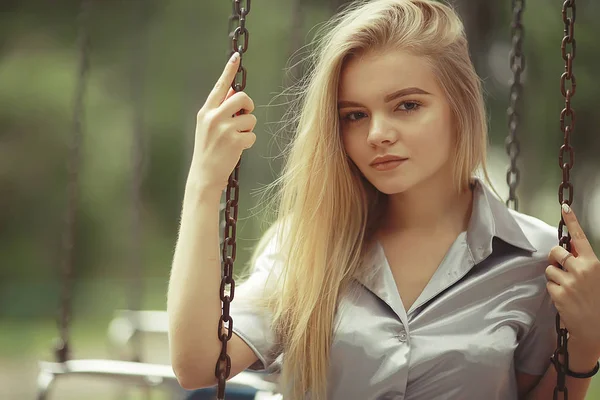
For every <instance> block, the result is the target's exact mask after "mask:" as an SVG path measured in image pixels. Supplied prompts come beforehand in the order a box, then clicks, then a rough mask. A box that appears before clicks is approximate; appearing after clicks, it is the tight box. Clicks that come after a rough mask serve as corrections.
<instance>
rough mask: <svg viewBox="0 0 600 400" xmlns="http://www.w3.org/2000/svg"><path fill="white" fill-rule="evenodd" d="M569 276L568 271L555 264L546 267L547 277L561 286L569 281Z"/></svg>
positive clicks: (549, 280)
mask: <svg viewBox="0 0 600 400" xmlns="http://www.w3.org/2000/svg"><path fill="white" fill-rule="evenodd" d="M568 276H569V273H568V272H565V271H563V270H562V269H560V268H558V267H555V266H554V265H548V266H547V267H546V279H547V280H548V282H554V283H555V284H557V285H559V286H563V285H564V284H565V282H566V281H567V279H568Z"/></svg>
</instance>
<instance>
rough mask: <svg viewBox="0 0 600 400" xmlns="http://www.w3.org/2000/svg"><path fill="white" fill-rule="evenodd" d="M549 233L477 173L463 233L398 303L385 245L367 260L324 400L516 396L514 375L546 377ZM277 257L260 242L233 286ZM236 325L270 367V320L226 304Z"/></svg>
mask: <svg viewBox="0 0 600 400" xmlns="http://www.w3.org/2000/svg"><path fill="white" fill-rule="evenodd" d="M556 244H557V233H556V230H555V228H552V227H551V226H549V225H547V224H546V223H544V222H542V221H540V220H538V219H536V218H533V217H530V216H527V215H524V214H520V213H517V212H514V211H512V210H508V209H507V208H506V207H505V205H504V203H502V202H501V201H499V200H498V199H497V198H496V197H495V196H494V195H493V193H492V192H491V190H490V189H489V188H487V187H486V186H485V185H484V184H483V183H482V182H481V181H479V180H476V185H475V189H474V202H473V212H472V215H471V219H470V222H469V226H468V229H467V231H466V232H462V233H461V234H460V235H458V237H457V238H456V240H455V241H454V243H453V244H452V245H451V247H450V249H449V250H448V252H447V254H446V256H445V258H444V259H443V261H442V262H441V264H440V265H439V267H438V269H437V271H436V272H435V274H434V275H433V277H432V278H431V280H430V281H429V283H428V284H427V286H426V287H425V289H424V290H423V292H422V293H421V294H420V296H419V297H418V299H417V300H416V301H415V302H414V304H413V305H412V306H411V307H410V309H408V310H406V309H405V307H404V306H403V304H402V300H401V298H400V295H399V293H398V289H397V286H396V284H395V281H394V278H393V276H392V272H391V270H390V266H389V264H388V262H387V260H386V257H385V254H384V252H383V248H382V247H381V245H380V244H379V243H378V244H377V245H376V246H375V247H374V249H373V251H372V252H371V255H370V257H368V258H367V259H366V260H365V262H366V263H368V265H367V267H368V268H372V270H373V274H372V275H371V276H372V278H371V279H369V280H368V281H367V280H365V281H362V282H356V285H355V289H356V290H354V291H353V293H354V294H353V295H351V296H346V297H344V298H343V299H341V301H340V306H339V308H338V311H337V314H336V321H335V323H334V327H335V333H334V339H333V344H332V351H331V360H330V361H331V362H330V370H329V395H328V399H329V400H348V399H357V400H367V399H369V400H370V399H386V400H391V399H394V400H401V399H402V400H403V399H406V400H431V399H439V400H450V399H452V400H459V399H460V400H470V399H474V400H475V399H476V400H483V399H485V400H492V399H498V400H499V399H503V400H504V399H517V385H516V375H515V373H516V372H517V371H521V372H525V373H528V374H534V375H543V374H544V372H545V371H546V369H547V368H548V366H549V364H550V361H549V357H550V356H551V354H552V352H553V350H554V348H555V346H556V334H555V327H554V323H555V320H554V318H555V313H556V309H555V308H554V305H553V303H552V301H551V299H550V297H549V295H548V293H547V291H546V278H545V275H544V270H545V268H546V266H547V265H548V262H547V254H548V252H549V251H550V249H551V248H552V247H553V246H554V245H556ZM280 261H281V255H280V254H278V253H277V249H276V246H273V245H270V246H267V248H266V250H265V251H264V253H263V254H262V255H261V256H260V257H259V258H258V261H257V264H256V265H255V270H254V272H253V273H252V275H251V276H250V278H249V279H248V281H247V282H246V283H245V284H244V285H241V286H240V287H242V286H245V288H244V290H242V291H240V293H243V292H244V291H248V290H249V291H260V290H262V289H263V288H264V283H265V280H266V277H267V275H268V273H269V270H271V269H272V268H276V266H277V263H278V262H280ZM232 316H233V320H234V329H233V330H234V332H235V333H236V334H237V335H238V336H240V337H241V338H242V340H244V341H245V342H246V343H247V344H248V345H249V346H250V347H251V348H252V349H253V351H254V352H255V353H256V356H257V357H258V359H259V361H258V362H257V363H256V364H254V365H253V366H252V368H253V369H262V368H266V369H269V368H273V367H274V366H276V364H277V362H279V361H281V359H282V357H279V356H281V355H280V354H278V351H277V349H275V347H274V346H273V342H274V340H273V333H272V332H271V330H270V328H269V326H270V322H271V320H270V318H269V315H268V314H266V313H265V312H264V311H257V310H254V309H253V308H252V307H251V306H250V305H248V304H244V299H243V295H242V296H241V298H240V297H239V296H238V290H236V299H235V300H234V301H233V302H232Z"/></svg>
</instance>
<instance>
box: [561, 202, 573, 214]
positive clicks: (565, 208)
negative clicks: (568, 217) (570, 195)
mask: <svg viewBox="0 0 600 400" xmlns="http://www.w3.org/2000/svg"><path fill="white" fill-rule="evenodd" d="M561 208H562V210H563V211H564V212H565V214H568V213H570V212H571V207H569V205H568V204H567V203H563V205H562V206H561Z"/></svg>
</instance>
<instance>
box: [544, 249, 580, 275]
mask: <svg viewBox="0 0 600 400" xmlns="http://www.w3.org/2000/svg"><path fill="white" fill-rule="evenodd" d="M574 258H575V257H574V255H573V254H572V253H569V252H568V251H567V250H566V249H565V248H563V247H562V246H554V247H553V248H552V250H550V253H549V254H548V261H550V263H552V264H553V265H555V266H557V267H558V266H562V267H563V268H564V269H566V270H567V271H569V270H573V268H574V267H573V264H572V263H573V260H574Z"/></svg>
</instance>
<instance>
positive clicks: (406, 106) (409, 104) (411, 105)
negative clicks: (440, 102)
mask: <svg viewBox="0 0 600 400" xmlns="http://www.w3.org/2000/svg"><path fill="white" fill-rule="evenodd" d="M420 106H421V105H420V104H419V103H417V102H415V101H405V102H404V103H402V104H400V107H403V109H402V111H406V112H410V111H415V110H417V109H418V108H419V107H420Z"/></svg>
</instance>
